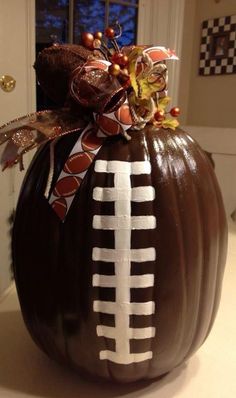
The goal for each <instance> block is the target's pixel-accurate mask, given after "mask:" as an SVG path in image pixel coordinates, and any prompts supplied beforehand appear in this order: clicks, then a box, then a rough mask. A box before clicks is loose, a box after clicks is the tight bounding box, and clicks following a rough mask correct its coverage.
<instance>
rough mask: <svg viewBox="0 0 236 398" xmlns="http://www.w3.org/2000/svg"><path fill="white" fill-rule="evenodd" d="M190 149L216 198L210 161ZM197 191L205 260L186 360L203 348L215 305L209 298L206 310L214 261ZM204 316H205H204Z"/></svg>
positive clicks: (195, 149) (196, 149) (203, 212)
mask: <svg viewBox="0 0 236 398" xmlns="http://www.w3.org/2000/svg"><path fill="white" fill-rule="evenodd" d="M189 146H190V144H189ZM190 147H191V149H192V151H193V153H195V159H196V158H197V157H198V158H199V160H200V161H201V163H199V167H201V168H202V174H203V175H204V178H205V179H206V185H207V186H208V188H209V187H211V192H212V194H213V195H214V196H215V190H214V187H213V185H212V178H211V177H212V176H211V173H210V171H209V169H208V168H207V167H206V164H207V163H206V160H207V162H209V160H208V159H206V157H205V155H204V153H203V152H202V150H201V149H200V148H199V146H198V144H196V143H195V145H194V146H193V144H192V145H191V146H190ZM210 167H212V166H210ZM210 170H211V169H210ZM196 183H197V181H196ZM212 188H213V189H212ZM195 191H196V197H197V203H198V208H199V214H200V220H202V221H201V222H200V226H201V241H202V248H203V249H202V252H203V259H202V262H201V264H202V265H201V278H200V285H199V302H198V311H197V317H196V326H195V329H194V333H193V338H192V342H191V345H190V347H189V350H188V351H187V352H186V354H185V356H184V358H185V359H187V358H188V357H189V356H190V355H192V353H193V352H195V351H196V350H197V348H198V347H199V346H201V345H202V343H203V341H204V340H205V334H206V326H204V322H203V318H204V320H206V313H208V314H209V313H211V314H212V307H213V304H214V299H213V297H210V298H209V297H208V302H209V299H210V300H211V304H210V307H207V310H206V304H205V303H206V297H205V294H204V292H205V291H206V289H205V283H208V284H209V282H208V280H209V274H211V278H213V276H212V266H210V264H211V263H212V262H213V259H212V253H211V252H210V253H208V252H207V251H206V247H207V244H208V241H206V240H205V241H203V236H206V235H207V232H208V230H209V228H210V225H209V224H207V225H206V224H205V222H204V220H205V208H204V203H203V200H204V199H203V198H202V195H201V192H200V191H199V189H198V187H197V184H196V185H195ZM215 199H216V198H215ZM215 208H216V210H217V212H218V206H217V203H216V200H215ZM204 231H205V232H204ZM217 250H218V249H217ZM215 286H216V273H215V274H214V289H213V291H214V290H215ZM203 314H204V316H203ZM210 317H211V316H210ZM203 334H204V337H203V336H202V335H203Z"/></svg>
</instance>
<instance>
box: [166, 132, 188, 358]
mask: <svg viewBox="0 0 236 398" xmlns="http://www.w3.org/2000/svg"><path fill="white" fill-rule="evenodd" d="M178 133H179V131H176V134H175V135H173V133H172V132H171V133H169V134H168V136H167V139H168V140H169V141H170V144H171V143H172V145H173V148H177V151H178V159H181V161H182V162H183V164H184V166H185V173H186V171H188V168H187V167H186V166H187V165H186V162H185V160H184V157H183V154H182V152H180V151H179V150H181V147H180V145H179V143H178V141H177V140H176V138H179V135H177V134H178ZM180 155H181V156H180ZM175 160H177V159H175ZM168 166H169V175H170V177H169V181H171V184H172V192H173V195H174V202H175V208H176V215H175V217H176V218H177V222H178V230H179V232H178V233H177V235H178V246H179V248H180V253H181V254H180V255H181V261H180V264H179V265H180V268H179V272H180V273H181V284H182V287H181V291H182V305H181V322H180V324H181V328H180V331H179V337H178V344H177V345H176V347H175V354H174V357H173V359H172V361H173V364H175V366H176V365H178V364H179V363H180V362H181V361H182V358H181V350H182V345H183V340H184V337H185V333H184V330H186V327H185V325H186V321H187V318H186V312H187V297H188V294H187V287H186V286H187V283H186V280H187V269H186V265H187V264H186V255H185V244H184V236H183V220H182V216H181V214H180V206H179V190H180V189H181V190H182V185H181V184H179V183H178V175H179V173H178V170H176V169H177V165H176V167H175V162H173V159H172V158H171V154H170V153H168ZM182 178H183V176H181V179H182ZM178 188H179V189H178ZM177 358H178V359H177Z"/></svg>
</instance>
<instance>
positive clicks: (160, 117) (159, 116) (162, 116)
mask: <svg viewBox="0 0 236 398" xmlns="http://www.w3.org/2000/svg"><path fill="white" fill-rule="evenodd" d="M154 119H155V120H156V121H157V122H162V120H164V119H165V112H164V111H162V110H160V111H156V113H155V114H154Z"/></svg>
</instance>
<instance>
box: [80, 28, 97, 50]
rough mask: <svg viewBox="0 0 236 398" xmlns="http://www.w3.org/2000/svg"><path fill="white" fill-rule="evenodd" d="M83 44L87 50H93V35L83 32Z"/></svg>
mask: <svg viewBox="0 0 236 398" xmlns="http://www.w3.org/2000/svg"><path fill="white" fill-rule="evenodd" d="M81 39H82V44H83V45H84V46H85V47H87V48H93V41H94V36H93V35H92V33H89V32H83V33H82V35H81Z"/></svg>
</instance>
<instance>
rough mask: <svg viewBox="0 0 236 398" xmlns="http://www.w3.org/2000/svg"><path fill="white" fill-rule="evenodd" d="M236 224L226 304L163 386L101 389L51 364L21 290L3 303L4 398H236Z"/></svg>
mask: <svg viewBox="0 0 236 398" xmlns="http://www.w3.org/2000/svg"><path fill="white" fill-rule="evenodd" d="M235 310H236V224H233V223H230V233H229V250H228V258H227V265H226V272H225V277H224V285H223V292H222V299H221V304H220V309H219V312H218V315H217V319H216V321H215V324H214V326H213V330H212V332H211V334H210V336H209V337H208V339H207V340H206V342H205V344H204V345H203V346H202V347H201V348H200V349H199V351H198V352H197V353H196V354H195V355H194V356H193V357H192V358H191V359H190V360H189V361H188V362H187V363H184V364H183V365H181V366H180V367H178V368H176V369H175V370H173V371H172V372H171V373H169V374H168V375H167V376H166V377H164V378H162V379H161V380H160V381H155V382H141V383H135V384H132V385H121V386H119V385H114V384H113V385H111V384H107V383H95V382H91V381H88V380H84V379H82V378H80V377H79V376H78V375H75V374H74V373H72V372H70V371H68V370H67V369H64V368H62V367H60V366H59V365H57V364H56V363H54V362H53V361H51V360H50V359H48V358H47V357H46V356H45V355H44V354H43V353H42V352H41V351H40V350H39V349H38V348H37V347H36V346H35V344H34V343H33V342H32V340H31V338H30V336H29V335H28V332H27V330H26V328H25V326H24V323H23V320H22V317H21V313H20V309H19V303H18V299H17V295H16V291H15V287H14V286H12V288H11V289H10V290H9V292H8V294H7V295H6V296H5V297H4V298H3V299H2V300H1V302H0V398H23V397H24V398H32V397H40V398H87V397H93V398H119V397H122V398H134V397H140V398H154V397H155V398H172V397H175V398H180V397H181V398H195V397H197V398H235V397H236V311H235Z"/></svg>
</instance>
